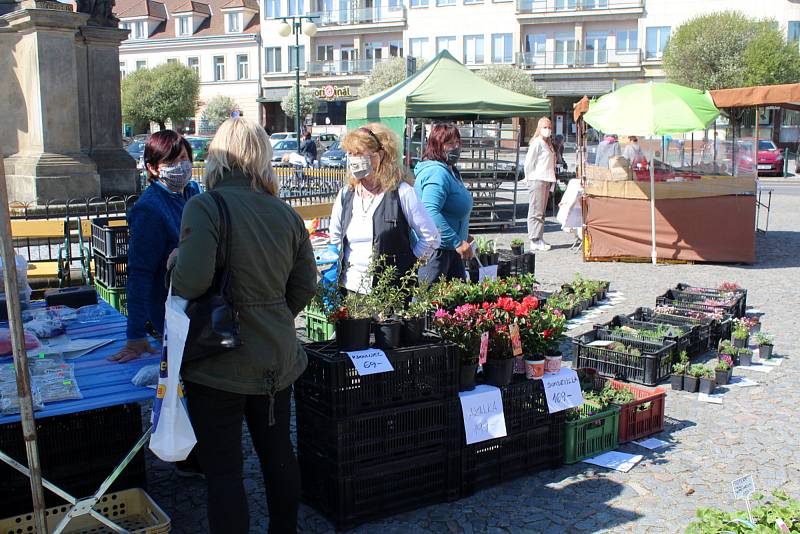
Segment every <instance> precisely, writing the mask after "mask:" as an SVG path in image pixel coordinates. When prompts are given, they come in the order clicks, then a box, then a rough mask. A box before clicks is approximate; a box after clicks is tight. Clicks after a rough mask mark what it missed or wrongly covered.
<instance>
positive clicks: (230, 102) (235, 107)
mask: <svg viewBox="0 0 800 534" xmlns="http://www.w3.org/2000/svg"><path fill="white" fill-rule="evenodd" d="M234 111H240V109H239V104H237V103H236V101H235V100H234V99H233V98H231V97H229V96H225V95H217V96H215V97H212V98H210V99H209V100H208V102H206V107H205V109H204V110H203V115H202V119H203V120H204V121H205V122H206V123H207V124H208V125H209V126H210V127H211V128H213V129H216V128H219V126H220V124H222V123H223V122H225V121H226V120H228V119H230V118H231V114H232V113H233V112H234Z"/></svg>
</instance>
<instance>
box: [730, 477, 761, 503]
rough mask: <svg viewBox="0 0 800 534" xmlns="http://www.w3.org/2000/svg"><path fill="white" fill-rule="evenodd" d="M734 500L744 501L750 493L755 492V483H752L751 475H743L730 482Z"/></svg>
mask: <svg viewBox="0 0 800 534" xmlns="http://www.w3.org/2000/svg"><path fill="white" fill-rule="evenodd" d="M731 488H733V498H734V499H746V498H748V497H749V496H750V494H751V493H755V491H756V483H755V482H753V475H745V476H743V477H739V478H737V479H736V480H732V481H731Z"/></svg>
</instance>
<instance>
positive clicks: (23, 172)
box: [4, 152, 100, 204]
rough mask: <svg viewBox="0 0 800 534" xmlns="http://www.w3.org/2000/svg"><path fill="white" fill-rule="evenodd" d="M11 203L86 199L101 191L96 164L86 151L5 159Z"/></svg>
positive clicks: (16, 156)
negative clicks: (86, 154)
mask: <svg viewBox="0 0 800 534" xmlns="http://www.w3.org/2000/svg"><path fill="white" fill-rule="evenodd" d="M4 163H5V172H6V183H7V184H8V200H9V202H24V203H29V202H36V203H37V204H44V203H46V202H47V201H50V200H56V199H57V200H69V199H74V198H79V199H84V198H91V197H95V196H97V195H98V193H99V192H100V175H99V174H97V167H96V166H95V164H94V162H93V161H92V160H91V159H89V157H88V156H85V155H83V154H76V155H66V154H50V153H46V152H45V153H41V152H40V153H32V154H14V155H13V156H9V157H8V158H6V159H5V162H4Z"/></svg>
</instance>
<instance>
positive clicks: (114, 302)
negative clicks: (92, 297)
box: [94, 280, 128, 316]
mask: <svg viewBox="0 0 800 534" xmlns="http://www.w3.org/2000/svg"><path fill="white" fill-rule="evenodd" d="M94 288H95V289H96V290H97V294H98V295H99V296H100V298H101V299H103V300H104V301H106V302H108V303H109V304H111V307H112V308H114V309H115V310H117V311H118V312H120V313H121V314H122V315H125V316H127V315H128V290H127V289H126V288H124V287H119V288H108V287H106V286H105V285H103V283H102V282H100V281H99V280H95V281H94Z"/></svg>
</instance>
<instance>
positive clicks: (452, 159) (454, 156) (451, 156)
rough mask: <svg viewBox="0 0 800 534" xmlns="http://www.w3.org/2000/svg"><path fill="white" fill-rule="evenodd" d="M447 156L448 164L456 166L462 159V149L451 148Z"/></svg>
mask: <svg viewBox="0 0 800 534" xmlns="http://www.w3.org/2000/svg"><path fill="white" fill-rule="evenodd" d="M445 154H446V156H447V164H448V165H455V164H456V163H458V159H459V158H460V157H461V147H456V148H451V149H450V150H448V151H447V152H445Z"/></svg>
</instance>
